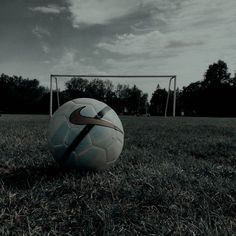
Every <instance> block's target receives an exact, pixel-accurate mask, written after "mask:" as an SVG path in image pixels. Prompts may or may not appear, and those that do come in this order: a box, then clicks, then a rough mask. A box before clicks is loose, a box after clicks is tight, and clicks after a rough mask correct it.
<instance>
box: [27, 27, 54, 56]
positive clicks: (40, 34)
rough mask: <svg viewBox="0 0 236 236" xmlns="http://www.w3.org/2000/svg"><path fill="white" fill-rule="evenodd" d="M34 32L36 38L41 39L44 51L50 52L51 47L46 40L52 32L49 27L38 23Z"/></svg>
mask: <svg viewBox="0 0 236 236" xmlns="http://www.w3.org/2000/svg"><path fill="white" fill-rule="evenodd" d="M32 34H33V35H34V36H36V38H37V39H38V40H39V43H40V46H41V48H42V50H43V52H44V53H46V54H48V53H49V51H50V49H49V45H48V43H47V42H46V39H45V38H47V37H50V36H51V33H50V32H49V31H48V30H47V29H45V28H43V27H41V26H38V25H36V26H35V27H34V28H33V30H32Z"/></svg>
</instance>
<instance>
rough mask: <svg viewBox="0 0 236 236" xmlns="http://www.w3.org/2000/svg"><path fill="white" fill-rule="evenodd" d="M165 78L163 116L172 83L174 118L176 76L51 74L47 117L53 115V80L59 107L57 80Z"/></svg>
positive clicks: (174, 111)
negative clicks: (166, 84)
mask: <svg viewBox="0 0 236 236" xmlns="http://www.w3.org/2000/svg"><path fill="white" fill-rule="evenodd" d="M61 77H64V78H166V79H169V86H168V94H167V99H166V106H165V113H164V116H165V117H167V110H168V105H169V99H170V94H171V84H172V81H174V88H173V91H174V93H173V113H172V116H173V117H175V113H176V83H177V81H176V80H177V76H176V75H79V74H77V75H76V74H73V75H69V74H65V75H64V74H51V75H50V105H49V106H50V107H49V115H50V117H51V116H52V113H53V80H54V81H55V84H56V97H57V106H58V107H60V98H59V88H58V80H57V79H58V78H61Z"/></svg>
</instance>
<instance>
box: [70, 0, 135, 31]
mask: <svg viewBox="0 0 236 236" xmlns="http://www.w3.org/2000/svg"><path fill="white" fill-rule="evenodd" d="M68 1H69V4H70V6H69V10H70V11H71V13H72V18H73V25H74V27H79V25H80V24H87V25H96V24H98V25H103V24H108V23H109V22H110V21H111V20H114V19H117V18H120V17H124V16H126V15H128V14H130V13H131V12H132V11H134V8H135V7H136V6H137V5H138V3H139V1H136V0H129V1H126V0H119V1H117V0H102V1H97V0H79V1H78V0H68Z"/></svg>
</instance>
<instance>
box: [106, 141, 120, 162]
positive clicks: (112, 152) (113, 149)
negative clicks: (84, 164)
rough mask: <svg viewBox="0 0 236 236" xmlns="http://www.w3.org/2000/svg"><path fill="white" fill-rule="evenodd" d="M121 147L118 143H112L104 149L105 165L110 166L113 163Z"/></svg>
mask: <svg viewBox="0 0 236 236" xmlns="http://www.w3.org/2000/svg"><path fill="white" fill-rule="evenodd" d="M122 147H123V145H122V144H121V143H120V142H118V141H114V142H113V143H112V144H111V145H110V146H109V147H108V148H107V149H106V152H107V163H108V164H110V163H112V162H115V161H116V160H117V159H118V157H119V155H120V153H121V151H122Z"/></svg>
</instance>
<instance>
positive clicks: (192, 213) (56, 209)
mask: <svg viewBox="0 0 236 236" xmlns="http://www.w3.org/2000/svg"><path fill="white" fill-rule="evenodd" d="M121 119H122V121H123V125H124V130H125V146H124V150H123V152H122V154H121V157H120V159H119V160H118V162H117V164H116V166H115V167H113V168H112V169H109V170H106V171H104V172H98V173H87V174H83V175H82V174H79V173H77V172H75V171H66V170H64V169H61V168H60V167H59V166H58V165H57V164H56V163H55V162H54V160H53V158H52V157H51V155H50V153H49V152H48V149H47V144H46V130H47V124H48V117H46V116H27V115H25V116H24V115H18V116H15V115H3V116H2V117H0V178H1V180H0V181H1V182H0V187H1V191H0V208H1V212H0V235H23V234H24V235H233V234H234V235H235V234H236V119H217V118H176V119H173V118H167V119H165V118H160V117H159V118H157V117H122V118H121Z"/></svg>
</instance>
